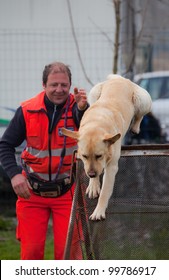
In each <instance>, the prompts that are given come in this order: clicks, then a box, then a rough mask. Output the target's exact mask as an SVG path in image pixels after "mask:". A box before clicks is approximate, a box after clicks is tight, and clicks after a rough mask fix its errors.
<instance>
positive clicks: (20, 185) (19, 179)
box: [11, 174, 31, 199]
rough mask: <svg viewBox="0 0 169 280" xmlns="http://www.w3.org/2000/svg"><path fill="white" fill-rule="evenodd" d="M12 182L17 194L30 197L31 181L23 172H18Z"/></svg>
mask: <svg viewBox="0 0 169 280" xmlns="http://www.w3.org/2000/svg"><path fill="white" fill-rule="evenodd" d="M11 184H12V187H13V190H14V192H15V193H16V195H17V196H20V197H22V198H25V199H28V198H30V196H31V194H30V191H29V182H28V180H27V179H26V178H25V176H23V175H22V174H17V175H15V176H14V177H13V178H12V179H11Z"/></svg>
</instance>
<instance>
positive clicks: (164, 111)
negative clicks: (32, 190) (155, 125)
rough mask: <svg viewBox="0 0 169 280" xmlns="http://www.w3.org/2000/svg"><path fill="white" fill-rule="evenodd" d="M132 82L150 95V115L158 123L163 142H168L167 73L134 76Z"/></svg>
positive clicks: (168, 91)
mask: <svg viewBox="0 0 169 280" xmlns="http://www.w3.org/2000/svg"><path fill="white" fill-rule="evenodd" d="M134 82H135V83H137V84H139V85H140V86H141V87H143V88H145V89H146V90H147V91H148V92H149V94H150V95H151V98H152V101H153V104H152V114H153V115H154V116H155V117H156V118H157V119H158V120H159V122H160V125H161V128H162V134H163V136H165V142H169V71H156V72H148V73H142V74H138V75H135V77H134ZM163 139H164V137H163Z"/></svg>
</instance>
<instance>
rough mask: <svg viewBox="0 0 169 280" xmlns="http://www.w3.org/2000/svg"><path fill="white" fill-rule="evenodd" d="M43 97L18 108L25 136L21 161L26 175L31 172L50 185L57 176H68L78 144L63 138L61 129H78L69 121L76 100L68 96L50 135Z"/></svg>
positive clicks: (43, 93)
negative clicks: (25, 169) (24, 166)
mask: <svg viewBox="0 0 169 280" xmlns="http://www.w3.org/2000/svg"><path fill="white" fill-rule="evenodd" d="M44 95H45V92H41V93H39V94H38V95H37V96H35V97H33V98H32V99H30V100H28V101H25V102H23V103H22V104H21V106H22V110H23V114H24V118H25V123H26V133H27V137H26V140H27V146H26V148H25V150H24V151H23V152H22V155H21V158H22V160H23V161H24V163H25V164H26V167H27V170H28V172H29V173H30V172H33V173H34V174H36V175H37V176H38V177H40V179H43V180H46V181H49V180H54V179H55V177H56V174H62V175H63V173H68V174H69V172H70V166H71V160H72V153H73V150H75V149H76V148H77V146H76V145H77V142H76V140H74V139H71V138H69V137H65V136H62V135H61V133H60V129H61V128H62V127H67V128H68V129H72V130H77V127H76V125H75V123H74V121H73V118H72V107H73V104H74V103H75V100H74V97H73V95H72V94H70V95H69V98H68V100H67V102H66V104H65V105H64V107H63V109H62V115H61V118H60V120H59V121H58V123H57V125H56V127H55V128H54V129H53V131H52V133H49V120H48V116H47V111H46V107H45V104H44ZM66 111H67V113H66ZM65 122H66V124H65ZM64 146H65V148H66V149H65V156H64V157H63V162H61V160H62V159H61V158H62V157H61V155H63V153H64V151H63V148H64ZM58 178H59V177H58Z"/></svg>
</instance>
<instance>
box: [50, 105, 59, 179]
mask: <svg viewBox="0 0 169 280" xmlns="http://www.w3.org/2000/svg"><path fill="white" fill-rule="evenodd" d="M56 109H57V105H54V110H53V114H52V120H51V123H50V128H49V169H48V170H49V181H51V180H52V152H51V137H52V130H53V125H54V120H55V114H56Z"/></svg>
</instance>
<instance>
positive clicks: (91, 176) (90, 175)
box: [88, 170, 97, 178]
mask: <svg viewBox="0 0 169 280" xmlns="http://www.w3.org/2000/svg"><path fill="white" fill-rule="evenodd" d="M88 176H89V177H90V178H95V177H96V176H97V173H96V172H95V171H94V170H90V171H89V172H88Z"/></svg>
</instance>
